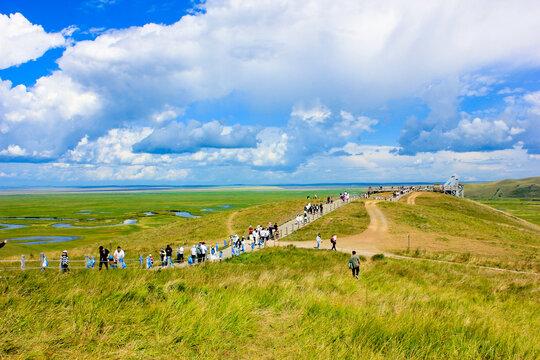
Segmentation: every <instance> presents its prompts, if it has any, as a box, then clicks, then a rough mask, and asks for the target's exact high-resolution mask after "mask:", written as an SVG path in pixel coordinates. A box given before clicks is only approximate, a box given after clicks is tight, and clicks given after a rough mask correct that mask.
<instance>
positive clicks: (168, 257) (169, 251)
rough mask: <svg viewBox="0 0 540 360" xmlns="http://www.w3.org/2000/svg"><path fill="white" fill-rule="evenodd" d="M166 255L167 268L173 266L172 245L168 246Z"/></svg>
mask: <svg viewBox="0 0 540 360" xmlns="http://www.w3.org/2000/svg"><path fill="white" fill-rule="evenodd" d="M165 255H166V258H165V263H166V265H167V266H171V265H172V264H173V263H172V247H171V245H167V247H166V248H165Z"/></svg>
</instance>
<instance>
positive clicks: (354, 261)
mask: <svg viewBox="0 0 540 360" xmlns="http://www.w3.org/2000/svg"><path fill="white" fill-rule="evenodd" d="M349 269H351V270H352V276H353V277H354V278H355V279H358V273H359V272H360V258H359V257H358V256H357V255H356V251H353V252H352V256H351V258H350V259H349Z"/></svg>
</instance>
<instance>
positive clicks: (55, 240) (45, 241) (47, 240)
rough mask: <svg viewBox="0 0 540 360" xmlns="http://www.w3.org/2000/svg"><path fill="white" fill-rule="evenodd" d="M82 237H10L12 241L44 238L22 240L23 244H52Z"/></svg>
mask: <svg viewBox="0 0 540 360" xmlns="http://www.w3.org/2000/svg"><path fill="white" fill-rule="evenodd" d="M77 239H82V238H81V237H80V236H29V237H22V238H16V239H8V240H10V241H21V240H42V241H27V242H21V243H19V244H22V245H37V244H51V243H58V242H65V241H72V240H77Z"/></svg>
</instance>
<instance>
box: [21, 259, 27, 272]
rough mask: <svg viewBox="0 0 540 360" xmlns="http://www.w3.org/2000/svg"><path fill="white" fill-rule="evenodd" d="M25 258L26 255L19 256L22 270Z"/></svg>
mask: <svg viewBox="0 0 540 360" xmlns="http://www.w3.org/2000/svg"><path fill="white" fill-rule="evenodd" d="M25 258H26V255H23V256H22V257H21V270H24V267H25Z"/></svg>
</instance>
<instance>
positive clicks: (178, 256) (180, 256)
mask: <svg viewBox="0 0 540 360" xmlns="http://www.w3.org/2000/svg"><path fill="white" fill-rule="evenodd" d="M176 262H177V263H179V264H180V263H183V262H184V247H183V246H180V247H179V248H178V253H177V254H176Z"/></svg>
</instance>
